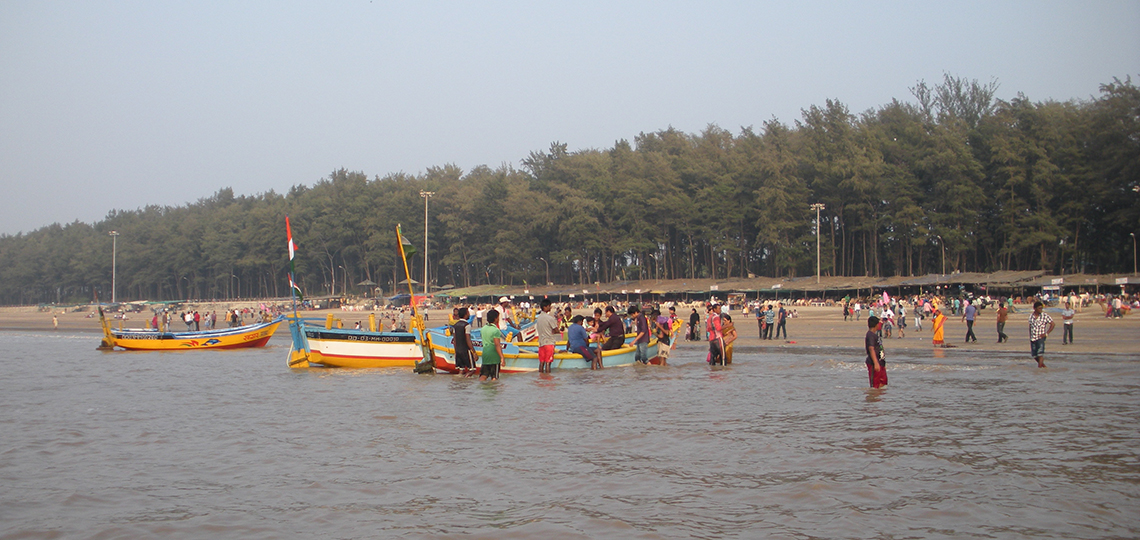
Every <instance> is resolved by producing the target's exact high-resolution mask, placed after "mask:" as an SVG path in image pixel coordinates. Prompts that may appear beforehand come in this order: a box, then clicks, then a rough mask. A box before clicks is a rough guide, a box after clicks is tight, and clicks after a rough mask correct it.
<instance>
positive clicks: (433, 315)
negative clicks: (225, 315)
mask: <svg viewBox="0 0 1140 540" xmlns="http://www.w3.org/2000/svg"><path fill="white" fill-rule="evenodd" d="M253 305H254V306H256V304H253ZM228 307H243V304H228V303H227V304H206V305H198V306H194V307H192V308H191V309H198V310H199V311H201V310H203V309H205V310H207V311H209V310H215V311H221V310H225V309H226V308H228ZM796 309H798V310H799V317H798V318H794V319H788V324H787V329H788V338H787V339H778V340H777V339H773V340H760V339H759V338H758V336H759V328H758V327H757V324H756V319H755V318H754V317H752V316H751V315H742V314H741V313H740V312H739V311H737V312H733V314H732V315H733V319H734V321H735V322H736V326H737V331H738V333H739V335H740V338H739V339H738V340H737V344H736V349H737V350H738V351H740V350H743V349H744V348H749V349H752V348H755V349H756V350H763V349H769V348H773V349H784V350H787V349H819V348H845V349H852V350H853V352H854V353H855V354H858V352H859V351H860V350H861V349H862V346H863V336H864V335H865V334H866V332H867V323H866V318H865V317H864V318H862V319H861V320H859V321H854V320H848V321H844V320H843V315H842V313H841V312H840V310H839V308H838V307H810V306H798V307H797V308H796ZM1030 311H1031V310H1030V309H1029V308H1028V307H1018V312H1017V313H1012V314H1010V317H1009V321H1008V322H1007V323H1006V328H1005V332H1006V334H1007V335H1009V341H1008V342H1006V343H1001V344H999V343H997V331H996V324H995V322H994V321H995V319H994V314H993V312H992V311H989V310H987V311H985V312H983V313H982V315H981V316H980V317H979V318H978V321H977V322H975V323H974V334H976V335H977V337H978V342H977V343H965V342H964V338H965V335H966V323H965V322H964V321H962V320H961V318H960V317H949V318H948V319H947V321H946V344H947V345H948V346H953V347H954V348H953V349H950V350H954V351H985V352H995V353H1001V354H1002V355H1007V354H1009V355H1016V354H1021V353H1024V354H1025V355H1027V356H1028V354H1029V336H1028V334H1029V329H1028V324H1027V323H1026V319H1027V318H1028V317H1029V313H1030ZM89 313H90V312H89V311H87V310H84V311H81V312H75V311H68V312H64V311H60V310H55V311H52V312H44V311H39V310H38V309H37V308H35V307H0V330H9V331H10V330H30V331H43V332H51V331H55V330H56V329H55V328H53V325H52V316H53V315H55V316H58V318H59V326H58V331H66V332H77V331H78V332H91V333H93V334H94V333H98V332H100V331H101V330H100V329H99V319H98V317H97V316H92V317H88V316H87V315H88V314H89ZM328 313H332V314H333V316H334V317H338V318H340V319H341V320H343V321H344V324H345V327H351V326H352V325H353V324H355V323H356V321H361V323H362V324H364V325H367V322H368V313H369V312H365V311H358V312H346V311H341V310H340V309H331V310H319V311H306V312H303V315H304V316H306V317H325V316H326V314H328ZM381 313H383V312H381ZM389 313H391V312H389ZM575 313H582V314H586V310H576V311H575ZM690 313H691V310H690V309H689V308H683V309H679V310H678V315H679V316H681V317H682V318H683V319H685V320H687V319H688V316H689V314H690ZM698 313H700V314H701V318H702V321H703V320H704V313H703V310H698ZM1049 313H1050V315H1051V316H1052V317H1053V320H1054V321H1055V322H1056V323H1057V327H1056V329H1055V330H1053V333H1051V334H1050V335H1049V340H1048V349H1047V352H1046V356H1047V357H1049V356H1058V355H1081V354H1126V355H1138V356H1140V316H1137V314H1132V315H1129V316H1126V317H1124V318H1122V319H1106V318H1105V317H1104V314H1103V312H1102V311H1101V310H1100V308H1099V307H1097V306H1095V305H1094V306H1089V307H1086V308H1085V309H1084V311H1083V312H1080V313H1077V315H1076V317H1075V319H1074V321H1075V322H1074V324H1075V325H1076V326H1075V327H1074V332H1073V333H1074V339H1075V343H1073V344H1070V345H1062V344H1061V336H1062V329H1061V316H1060V313H1058V312H1057V311H1055V310H1051V311H1049ZM447 315H448V312H447V311H442V310H431V311H429V312H428V323H429V324H440V322H441V321H446V320H447ZM145 319H149V313H131V314H128V320H127V321H126V322H125V323H123V326H125V327H142V326H143V324H144V322H143V321H144V320H145ZM119 323H120V321H118V320H115V321H113V323H112V324H113V325H114V326H115V327H118V326H119ZM923 326H924V328H925V329H924V330H922V331H917V330H915V329H914V328H913V326H911V327H909V328H907V329H906V337H905V338H898V337H893V338H891V339H889V340H888V339H884V345H885V347H886V349H887V350H888V351H889V350H891V349H933V348H934V347H933V345H932V343H931V338H932V332H931V330H930V320H929V319H927V320H926V321H924V323H923ZM897 335H898V334H897V331H896V336H897ZM92 339H94V337H93V338H92ZM705 346H706V344H705V343H703V342H691V341H685V340H683V339H682V340H680V343H679V344H678V347H679V348H680V347H686V348H687V347H701V348H703V347H705Z"/></svg>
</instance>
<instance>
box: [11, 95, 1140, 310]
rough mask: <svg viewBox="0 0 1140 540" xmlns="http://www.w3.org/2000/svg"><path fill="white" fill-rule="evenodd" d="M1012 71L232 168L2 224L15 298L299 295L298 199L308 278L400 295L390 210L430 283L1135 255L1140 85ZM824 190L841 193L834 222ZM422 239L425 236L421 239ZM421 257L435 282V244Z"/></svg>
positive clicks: (1128, 258)
mask: <svg viewBox="0 0 1140 540" xmlns="http://www.w3.org/2000/svg"><path fill="white" fill-rule="evenodd" d="M996 88H997V84H996V83H995V82H991V83H988V84H982V83H978V82H977V81H970V80H965V79H961V78H956V77H953V76H949V75H947V76H945V77H944V79H943V81H942V82H941V83H939V84H937V85H933V86H931V85H928V84H927V83H925V82H919V83H918V84H917V85H916V86H915V87H913V88H911V93H912V95H913V96H912V97H913V101H900V100H892V101H891V102H890V103H888V104H886V105H883V106H881V107H879V108H877V109H874V110H868V111H865V112H862V113H858V114H856V113H852V112H851V111H849V110H848V108H847V107H846V106H845V105H844V104H843V103H841V102H839V101H837V100H827V101H826V102H825V103H824V104H823V105H822V106H814V105H813V106H811V107H808V108H807V109H804V110H803V114H802V118H801V119H800V120H798V121H796V122H795V123H794V124H793V125H786V124H783V123H780V122H778V121H776V120H770V121H768V122H765V123H763V124H762V125H761V126H760V127H759V128H754V127H744V128H741V129H740V131H739V132H738V133H736V134H734V133H732V132H730V131H728V130H725V129H723V128H721V127H719V126H716V125H709V126H708V127H707V128H706V129H704V130H703V131H701V132H700V133H697V134H687V133H683V132H680V131H677V130H675V129H673V128H668V129H664V130H661V131H657V132H653V133H641V134H639V135H638V136H637V137H635V138H634V140H633V141H632V142H630V141H626V140H619V141H617V142H616V143H615V144H614V146H613V147H612V148H608V149H585V150H579V151H574V152H571V151H569V150H568V149H567V145H566V144H564V143H559V142H555V143H553V144H551V145H550V147H549V148H548V149H547V150H544V151H535V152H531V153H530V155H529V156H527V157H525V158H523V159H522V160H521V161H520V163H519V168H515V167H514V166H512V165H503V166H500V167H497V168H490V167H487V166H478V167H475V168H473V169H472V170H470V171H466V172H465V171H463V170H461V169H460V168H458V167H456V166H454V165H443V166H440V167H432V168H429V169H428V170H427V171H426V172H424V173H422V174H418V175H408V174H403V173H395V174H388V175H386V176H375V177H372V178H369V177H368V176H367V175H365V174H364V173H362V172H354V171H348V170H343V169H342V170H337V171H333V172H332V173H331V174H329V175H328V176H327V177H326V178H322V179H320V180H319V181H317V182H316V183H315V184H314V185H312V186H295V187H293V188H291V189H290V190H289V191H288V193H286V194H284V195H279V194H277V193H275V192H269V193H264V194H260V195H256V196H236V195H235V194H234V193H233V190H232V189H229V188H224V189H220V190H219V191H218V192H217V193H216V194H214V195H213V196H212V197H209V198H205V199H201V200H199V201H197V202H194V203H191V204H188V205H186V206H180V207H158V206H148V207H146V208H140V209H137V210H127V211H123V210H114V211H111V212H110V213H109V214H108V215H107V217H106V218H105V219H103V220H102V221H100V222H98V223H95V224H90V225H89V224H86V223H81V222H74V223H70V224H66V225H60V224H54V225H51V226H48V227H44V228H41V229H38V230H35V231H33V232H30V233H21V234H18V235H3V236H0V303H5V304H28V303H37V302H57V301H58V302H64V303H67V302H73V301H86V300H90V299H91V297H92V295H93V294H95V293H99V295H100V297H101V298H103V299H109V298H110V297H111V293H110V288H111V274H112V268H111V267H112V260H111V259H112V239H111V238H110V237H109V236H108V233H109V232H110V231H112V230H114V231H117V232H118V233H119V236H118V237H117V247H116V249H115V251H116V258H117V262H116V267H117V268H116V274H117V296H118V298H119V299H154V300H166V299H183V298H236V297H265V296H285V295H288V292H289V290H288V281H287V276H286V272H287V269H288V256H287V251H286V246H285V227H284V219H285V216H286V215H288V216H290V220H291V222H292V225H293V236H294V240H295V242H296V244H297V247H298V253H297V260H296V268H297V275H296V280H297V282H298V284H299V285H300V286H301V288H302V289H303V290H304V291H305V293H306V294H307V295H310V296H317V295H324V294H331V293H341V292H345V291H347V292H349V293H353V292H363V291H361V290H359V289H357V288H356V287H355V286H354V285H353V284H354V283H358V282H362V281H365V280H371V281H373V282H375V283H377V284H379V285H380V286H382V287H383V288H384V290H385V291H386V292H391V290H392V287H393V285H394V284H395V283H398V282H399V281H402V280H403V279H404V276H403V268H402V266H400V265H398V264H397V263H398V255H397V250H396V237H395V232H394V230H395V226H396V224H397V223H402V224H403V230H404V234H405V236H406V237H408V238H409V240H410V241H411V242H412V243H413V244H415V245H417V246H423V241H424V239H423V234H424V231H423V225H424V224H423V215H424V199H423V198H422V197H421V196H420V192H421V191H432V192H435V195H434V197H432V198H431V199H430V200H429V201H428V205H429V218H428V219H429V229H430V235H429V264H430V268H429V270H430V275H431V278H430V279H431V281H432V282H433V283H434V284H435V285H437V286H442V285H455V286H458V287H462V286H471V285H476V284H483V283H510V284H521V283H523V282H524V281H525V282H529V283H539V282H543V281H545V280H546V279H547V276H548V275H549V279H550V281H553V282H556V283H581V284H586V283H593V282H610V281H614V280H622V279H675V278H687V277H689V278H698V277H699V278H725V277H730V276H740V277H746V276H747V275H748V274H754V275H763V276H773V277H786V276H796V275H810V274H814V272H815V263H816V252H815V248H816V246H815V243H816V234H817V233H818V235H819V241H820V243H821V248H822V253H823V255H822V257H821V259H822V260H821V266H822V270H823V273H824V274H830V275H872V276H892V275H920V274H926V273H936V272H943V269H944V271H945V272H952V271H976V272H989V271H995V270H1003V269H1004V270H1037V269H1040V270H1046V271H1051V272H1054V273H1068V272H1085V271H1088V272H1098V273H1109V272H1124V271H1130V270H1131V269H1132V263H1133V260H1132V257H1133V253H1132V248H1133V244H1132V237H1131V236H1130V233H1134V232H1138V231H1140V88H1137V87H1136V86H1135V85H1134V84H1133V83H1132V80H1131V79H1130V78H1128V79H1125V80H1119V79H1114V80H1113V81H1112V82H1111V83H1107V84H1104V85H1102V87H1101V94H1100V96H1099V97H1097V98H1094V99H1089V100H1083V101H1069V102H1054V101H1046V102H1037V103H1035V102H1032V101H1030V100H1029V99H1028V98H1026V97H1025V96H1023V95H1018V97H1016V98H1014V99H1012V100H1010V101H1003V100H998V99H995V98H994V93H995V90H996ZM813 203H822V204H824V206H825V209H824V210H823V211H822V212H821V213H820V223H818V224H817V223H815V216H816V214H815V211H813V210H811V205H812V204H813ZM421 256H422V254H421ZM409 262H410V263H411V264H412V271H411V272H412V276H413V277H414V278H415V279H417V280H418V279H422V275H423V259H422V258H415V259H414V260H412V261H409Z"/></svg>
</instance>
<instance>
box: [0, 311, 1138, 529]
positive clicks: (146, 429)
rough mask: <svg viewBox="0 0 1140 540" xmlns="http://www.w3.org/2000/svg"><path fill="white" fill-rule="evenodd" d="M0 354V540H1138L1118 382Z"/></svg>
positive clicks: (1118, 371) (16, 339) (1127, 418)
mask: <svg viewBox="0 0 1140 540" xmlns="http://www.w3.org/2000/svg"><path fill="white" fill-rule="evenodd" d="M285 335H287V334H285ZM0 340H2V341H3V343H4V345H5V347H4V348H5V350H6V352H7V353H8V354H7V358H6V362H5V364H6V366H5V369H4V372H3V374H0V396H3V407H2V408H0V538H3V539H9V538H54V537H58V538H138V537H172V538H226V537H228V538H316V537H320V538H388V537H407V538H428V537H451V536H454V537H474V538H532V537H542V538H689V537H698V538H725V537H730V538H731V537H744V538H761V537H770V538H932V537H947V538H949V537H954V538H960V537H981V538H1016V537H1031V538H1126V537H1133V538H1134V537H1137V536H1140V357H1137V356H1100V357H1064V356H1052V357H1049V364H1050V368H1049V369H1045V370H1039V369H1036V368H1035V367H1031V361H1030V360H1029V358H1027V357H1026V356H1018V357H1008V356H1004V357H987V358H977V357H972V356H971V353H969V352H968V351H947V354H945V355H944V356H943V357H941V358H938V357H934V356H933V355H932V353H931V352H929V351H921V352H917V351H916V352H912V353H903V352H899V353H897V354H894V353H892V352H891V351H890V349H889V348H888V360H889V362H890V363H889V374H890V379H891V385H890V387H889V388H887V389H886V390H884V391H881V392H873V391H869V390H867V389H866V388H865V387H866V385H867V374H866V370H865V368H864V366H863V362H862V358H861V355H859V353H858V352H857V351H852V350H840V349H836V350H809V351H800V352H786V353H785V352H781V353H772V352H762V351H756V350H753V351H748V350H739V351H737V352H736V363H735V364H734V365H732V366H730V367H728V368H724V369H721V368H716V369H710V368H709V367H708V366H707V365H705V364H704V362H703V357H704V355H703V353H702V352H701V351H700V350H699V349H697V348H695V347H693V348H688V349H686V348H682V349H680V350H678V351H675V353H674V358H673V360H672V363H673V365H671V366H669V367H665V368H661V367H653V366H650V367H636V368H617V369H609V370H605V371H601V372H590V371H582V372H556V373H554V375H553V377H552V378H549V379H542V378H539V376H538V375H536V374H525V375H504V376H503V378H502V380H500V381H499V382H497V383H492V384H481V383H479V382H477V381H474V380H470V379H461V378H457V377H452V376H442V375H436V376H424V375H414V374H412V373H411V370H410V369H398V370H397V369H391V370H323V369H311V370H305V371H296V372H293V371H289V370H288V369H287V368H286V367H285V354H286V351H287V346H288V343H287V340H286V339H284V336H278V337H276V338H274V340H273V341H272V342H271V343H270V345H269V346H268V347H266V348H264V349H257V350H246V351H207V352H200V353H127V352H118V353H102V352H98V351H95V350H94V348H95V345H96V344H97V341H98V338H97V337H96V336H93V335H92V334H53V333H12V332H0ZM888 347H889V343H888Z"/></svg>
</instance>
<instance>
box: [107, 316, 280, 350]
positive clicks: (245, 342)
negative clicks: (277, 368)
mask: <svg viewBox="0 0 1140 540" xmlns="http://www.w3.org/2000/svg"><path fill="white" fill-rule="evenodd" d="M283 321H284V319H283V318H277V319H275V320H273V321H270V322H267V323H258V324H253V325H249V326H242V327H238V328H223V329H218V330H205V331H201V332H158V331H155V330H111V331H110V336H111V338H110V339H111V345H112V346H114V347H118V348H120V349H126V350H129V351H189V350H202V349H242V348H247V347H263V346H265V344H266V343H268V342H269V339H270V338H272V337H273V333H274V332H276V331H277V328H278V326H280V325H281V323H282V322H283Z"/></svg>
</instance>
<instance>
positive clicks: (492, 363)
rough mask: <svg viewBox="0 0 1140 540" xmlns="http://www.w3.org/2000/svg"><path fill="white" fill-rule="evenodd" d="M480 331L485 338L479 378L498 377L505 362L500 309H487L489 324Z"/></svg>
mask: <svg viewBox="0 0 1140 540" xmlns="http://www.w3.org/2000/svg"><path fill="white" fill-rule="evenodd" d="M480 332H481V337H482V340H483V366H482V367H480V368H479V380H480V381H486V380H487V379H491V380H495V379H498V378H499V364H501V363H502V362H503V355H502V350H503V344H502V338H503V333H502V332H500V331H499V312H498V310H494V309H491V310H487V324H486V325H485V326H483V328H482V330H480Z"/></svg>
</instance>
